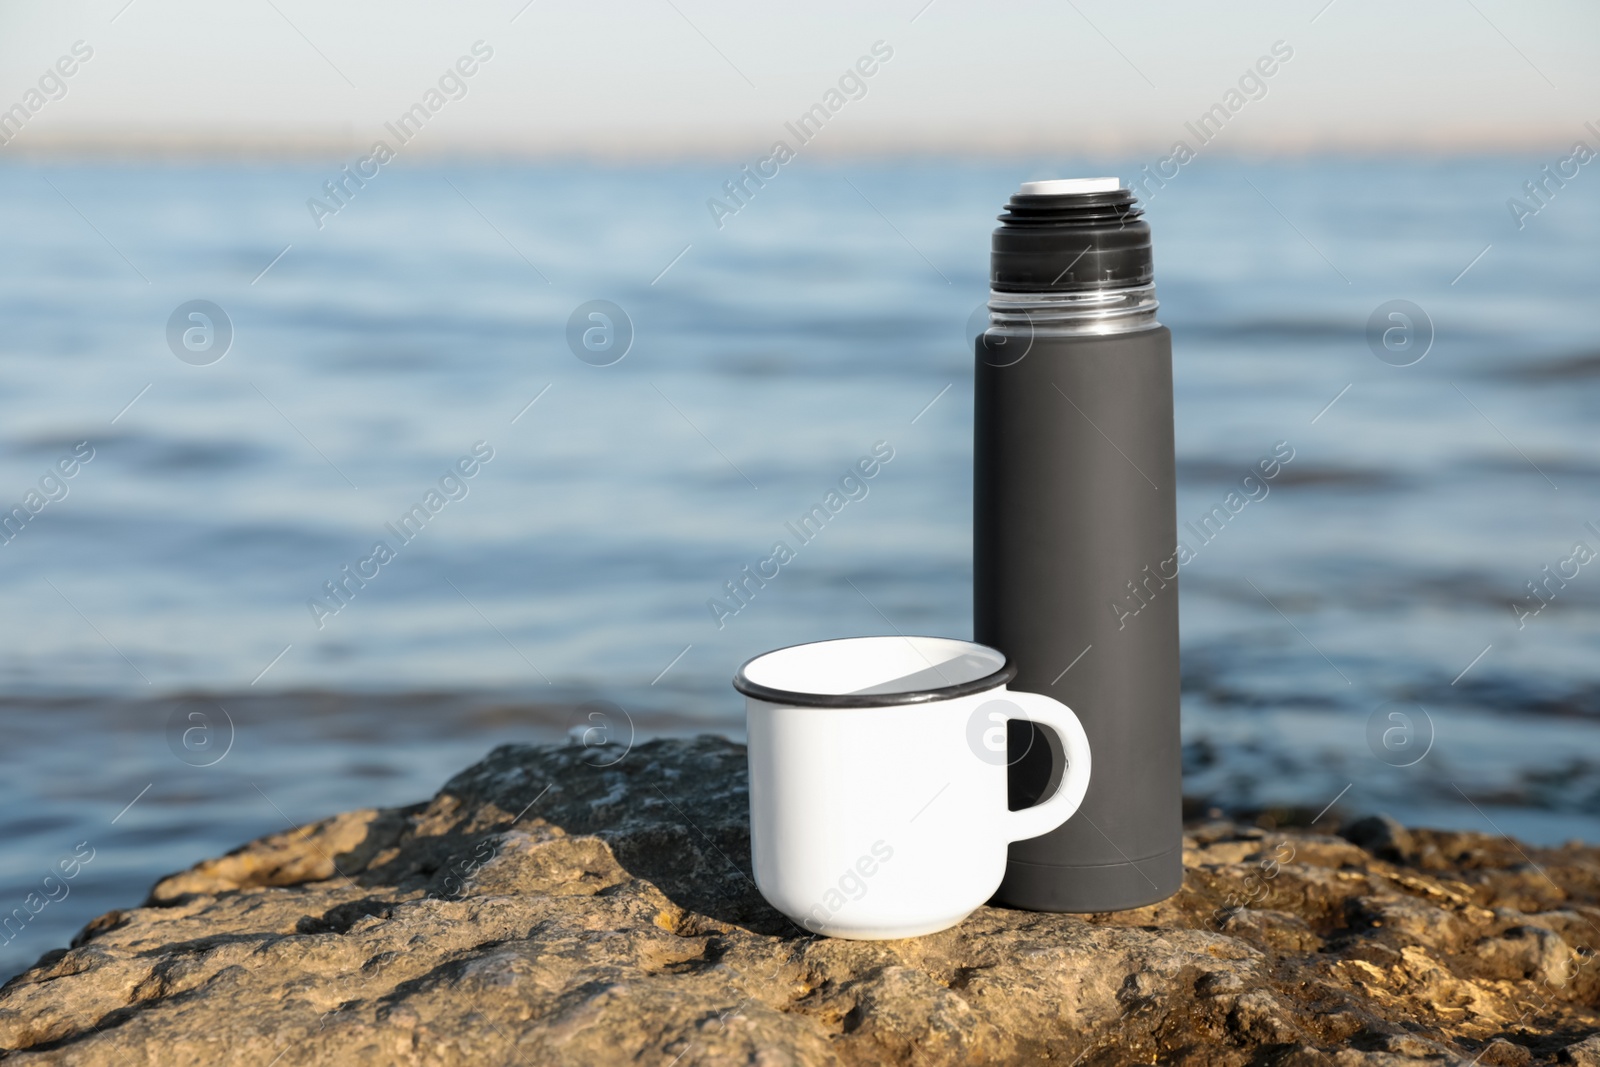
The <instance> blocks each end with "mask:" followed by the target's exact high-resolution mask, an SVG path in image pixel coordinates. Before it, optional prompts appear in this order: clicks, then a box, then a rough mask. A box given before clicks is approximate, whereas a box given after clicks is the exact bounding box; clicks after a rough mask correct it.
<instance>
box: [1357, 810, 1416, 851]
mask: <svg viewBox="0 0 1600 1067" xmlns="http://www.w3.org/2000/svg"><path fill="white" fill-rule="evenodd" d="M1340 836H1342V837H1343V838H1344V839H1345V840H1346V841H1349V842H1350V843H1351V844H1352V845H1355V846H1356V847H1358V848H1361V849H1364V850H1366V851H1367V852H1370V853H1372V854H1373V855H1374V856H1378V857H1380V858H1382V859H1386V860H1389V861H1390V862H1391V863H1404V862H1405V861H1406V858H1407V857H1408V856H1410V855H1412V854H1413V852H1414V851H1415V848H1416V846H1415V844H1414V843H1413V842H1412V840H1411V831H1409V830H1407V829H1406V828H1405V827H1404V826H1401V825H1400V824H1399V823H1398V822H1396V821H1395V820H1394V819H1391V818H1390V817H1389V816H1387V815H1368V816H1367V817H1366V818H1364V819H1357V820H1356V821H1355V822H1353V823H1351V824H1350V825H1349V826H1347V827H1345V828H1344V829H1343V830H1341V831H1340Z"/></svg>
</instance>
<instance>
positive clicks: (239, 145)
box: [0, 129, 1560, 165]
mask: <svg viewBox="0 0 1600 1067" xmlns="http://www.w3.org/2000/svg"><path fill="white" fill-rule="evenodd" d="M1553 136H1554V137H1555V140H1556V141H1559V139H1560V138H1559V137H1558V136H1555V135H1553V134H1550V133H1549V132H1544V133H1542V134H1541V131H1537V130H1530V131H1529V132H1528V133H1526V134H1524V135H1523V136H1522V137H1521V138H1519V139H1517V140H1515V141H1513V140H1492V141H1491V140H1485V141H1481V142H1474V143H1464V142H1440V143H1435V144H1429V143H1419V142H1416V141H1405V142H1401V141H1394V142H1370V143H1338V142H1324V143H1318V144H1310V143H1300V144H1296V143H1287V142H1280V143H1277V144H1263V143H1254V142H1248V141H1247V142H1239V143H1235V144H1232V145H1218V146H1216V147H1215V148H1213V149H1210V150H1209V153H1210V154H1212V155H1214V156H1215V157H1217V158H1230V159H1241V160H1262V161H1293V160H1308V159H1351V160H1394V159H1408V160H1423V161H1430V160H1453V159H1485V158H1503V157H1521V156H1525V155H1527V154H1529V153H1532V154H1535V155H1540V156H1541V158H1542V156H1543V155H1545V154H1548V153H1549V151H1550V150H1551V145H1552V143H1554V142H1553V141H1552V137H1553ZM761 137H762V135H760V134H757V133H754V132H752V133H751V134H750V135H749V136H747V137H744V136H735V137H731V138H730V137H727V136H721V137H718V138H717V139H716V140H715V142H712V141H703V142H699V141H695V140H693V139H686V138H674V139H672V140H671V141H640V140H636V139H626V138H614V139H607V140H606V141H604V142H592V143H577V142H563V143H552V144H533V143H518V142H515V141H506V140H498V141H489V140H467V139H458V140H454V141H440V140H434V141H433V142H432V143H431V144H429V145H418V146H416V147H415V148H413V149H410V150H409V152H408V154H409V155H410V157H411V158H414V159H425V160H428V161H449V160H461V161H470V162H474V163H548V164H598V165H649V164H665V165H677V164H707V165H722V164H727V163H729V162H735V163H737V162H739V161H741V160H743V159H745V158H746V157H747V156H748V155H749V152H750V150H751V148H752V146H757V147H759V146H762V145H764V144H765V142H764V141H763V140H762V139H761ZM372 140H373V135H372V134H370V133H368V134H357V133H356V132H355V131H354V130H352V129H345V130H341V131H334V130H268V131H261V132H257V133H253V134H251V135H248V136H240V135H238V134H236V133H232V132H229V131H212V130H192V131H151V130H144V131H131V132H123V131H111V130H95V129H86V130H81V131H76V132H67V131H60V130H56V131H45V130H40V131H34V130H29V131H27V132H26V134H25V135H23V136H18V137H15V138H13V139H12V140H11V142H10V143H9V144H7V145H5V146H4V147H0V161H4V160H6V159H8V158H9V159H20V160H29V161H57V160H59V161H73V162H117V163H125V162H196V163H262V162H276V161H284V162H298V161H317V162H325V161H329V160H347V159H348V158H349V157H351V156H353V155H359V154H361V153H363V152H365V151H366V150H367V149H368V148H369V147H370V145H371V142H372ZM1170 147H1171V146H1170V145H1168V144H1165V143H1156V142H1153V141H1145V140H1140V141H1137V142H1134V141H1128V142H1123V143H1109V142H1093V141H1081V142H1077V143H1068V142H1063V143H1058V144H1057V143H1043V142H1034V143H1019V142H1015V141H996V142H995V143H992V144H982V143H975V144H972V145H964V146H956V145H944V144H927V143H916V142H904V143H898V144H894V143H887V142H885V141H882V140H875V141H872V142H867V143H862V142H855V141H845V142H842V143H841V142H837V141H836V142H834V143H832V144H827V145H823V144H819V145H818V146H817V147H816V148H815V149H814V150H813V156H814V158H817V159H824V160H827V161H829V162H844V161H864V162H889V161H905V162H946V163H952V164H963V165H970V164H973V163H977V164H980V165H981V164H984V163H1005V162H1018V161H1037V160H1046V159H1048V160H1059V159H1061V158H1063V157H1067V158H1072V159H1078V160H1086V161H1087V160H1101V161H1106V160H1111V161H1119V160H1126V161H1130V162H1133V161H1137V160H1143V159H1147V158H1155V157H1159V156H1161V155H1162V154H1163V153H1165V152H1167V151H1168V150H1169V149H1170Z"/></svg>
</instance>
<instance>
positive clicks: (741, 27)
mask: <svg viewBox="0 0 1600 1067" xmlns="http://www.w3.org/2000/svg"><path fill="white" fill-rule="evenodd" d="M78 42H82V44H81V45H80V46H79V47H80V50H82V49H88V50H91V51H92V55H91V56H90V57H89V58H87V59H85V60H83V61H82V62H81V63H77V64H76V65H75V69H74V73H73V74H72V75H71V76H70V77H62V78H60V81H59V88H58V83H57V81H56V79H55V77H53V76H52V75H50V74H49V73H48V72H49V71H51V70H52V69H53V65H54V64H56V63H57V61H58V60H59V59H60V58H61V57H63V56H66V57H68V58H69V60H70V59H71V58H72V55H71V53H72V48H73V46H74V45H75V44H77V43H78ZM480 42H481V43H480ZM475 44H477V46H478V48H479V52H480V56H474V55H473V47H474V45H475ZM1596 44H1600V4H1594V3H1590V2H1584V0H1550V2H1542V3H1522V4H1513V3H1512V2H1511V0H1416V2H1410V3H1406V4H1403V5H1402V4H1395V3H1392V2H1380V0H1332V2H1331V3H1330V2H1329V0H1292V2H1284V0H1278V2H1275V3H1266V2H1259V0H1256V2H1241V3H1231V4H1227V5H1223V4H1197V3H1181V2H1177V0H1151V2H1147V3H1139V4H1128V3H1111V2H1108V0H1053V2H1049V3H1045V2H1024V0H1014V2H998V3H994V2H991V3H977V2H974V0H931V2H929V0H862V2H853V3H843V2H836V3H822V4H806V5H766V6H760V7H757V6H754V5H749V4H741V3H735V2H732V0H610V2H578V0H532V2H531V3H530V2H529V0H460V2H452V3H448V4H447V3H444V2H442V0H435V2H433V3H426V2H423V0H341V2H339V3H328V2H327V0H320V2H314V0H227V2H217V0H131V2H130V0H0V109H14V108H15V107H16V106H17V105H22V106H23V107H24V108H25V109H27V111H28V112H29V114H28V115H27V121H26V122H25V123H24V124H22V128H21V129H20V130H17V129H15V128H14V127H15V126H16V125H17V120H16V118H15V116H16V112H15V111H14V110H13V111H12V112H11V114H12V115H13V116H14V118H13V123H12V126H11V127H7V126H5V125H3V123H0V135H4V136H5V137H6V138H7V141H6V143H5V144H4V146H3V147H0V152H10V153H16V154H24V153H30V152H31V153H46V152H52V151H62V150H68V149H71V150H83V149H85V148H88V149H93V150H105V149H106V148H107V147H111V148H115V149H117V150H119V151H122V150H132V151H145V150H154V149H158V148H159V149H161V150H163V151H180V152H196V151H197V152H201V153H205V152H223V153H226V152H231V151H235V150H239V149H247V150H252V151H282V150H302V149H306V148H312V149H318V148H333V149H336V150H341V151H342V150H346V149H355V148H366V147H367V146H368V145H369V144H370V143H371V141H372V140H373V139H375V138H380V137H383V136H384V134H385V127H384V124H385V123H386V122H393V121H394V120H395V119H396V118H397V117H398V116H399V115H401V114H402V113H404V112H405V111H406V110H407V109H408V108H409V107H411V106H412V105H413V104H417V103H422V104H424V105H425V106H426V105H427V104H428V99H427V97H428V92H429V90H437V95H435V96H434V97H432V99H433V100H435V101H439V102H440V106H438V107H437V108H434V109H432V110H431V114H430V118H429V121H428V123H427V128H426V131H425V133H423V134H421V135H419V136H418V137H417V138H416V142H417V145H416V150H418V151H422V152H440V153H455V152H462V151H472V152H486V153H504V154H515V155H527V156H533V157H540V156H565V155H577V156H599V157H617V158H663V157H668V158H670V157H691V158H692V157H718V158H730V159H749V160H756V159H760V158H762V157H764V156H765V155H766V154H767V153H768V151H769V150H770V147H771V145H772V143H773V142H774V141H775V140H779V139H784V140H792V139H793V134H792V133H791V134H788V135H786V133H785V125H784V124H785V123H786V122H789V123H792V122H794V121H795V120H796V119H797V118H798V117H799V116H800V115H802V114H804V113H805V112H807V110H808V109H810V108H811V107H812V106H813V105H817V104H822V105H823V106H824V107H828V108H829V111H830V116H829V120H828V122H827V124H826V128H825V132H824V133H822V134H821V135H819V136H818V137H817V147H816V149H815V150H816V151H818V152H819V153H838V154H841V155H859V154H893V153H901V152H918V153H931V154H955V155H961V154H968V153H984V154H1027V153H1030V152H1060V151H1063V150H1076V151H1084V152H1095V153H1115V152H1123V151H1130V150H1132V151H1139V152H1146V151H1153V150H1160V149H1165V148H1168V147H1170V146H1171V145H1172V144H1173V143H1175V142H1176V141H1178V140H1184V141H1186V142H1188V143H1190V144H1191V147H1194V142H1195V141H1196V140H1197V138H1196V136H1195V133H1194V132H1193V131H1191V130H1189V128H1188V127H1187V126H1186V125H1185V123H1191V124H1192V123H1194V122H1195V121H1196V120H1197V119H1198V118H1199V116H1201V115H1203V114H1205V113H1207V112H1208V111H1210V110H1211V109H1213V108H1214V107H1215V106H1217V105H1221V106H1222V107H1223V108H1224V109H1225V110H1226V113H1227V115H1228V119H1227V121H1226V123H1225V124H1221V125H1224V128H1223V130H1222V132H1221V133H1218V134H1216V136H1215V140H1217V141H1219V142H1220V145H1219V147H1220V148H1221V149H1222V150H1224V151H1231V152H1239V153H1245V154H1267V153H1270V154H1296V153H1304V152H1317V151H1337V150H1358V151H1364V152H1407V153H1417V152H1422V153H1434V152H1441V151H1442V152H1476V151H1495V150H1506V149H1516V150H1526V149H1529V148H1545V147H1548V149H1549V150H1550V151H1552V152H1554V151H1557V150H1559V149H1562V148H1564V147H1568V146H1570V145H1571V144H1572V142H1573V141H1574V140H1576V139H1578V138H1580V137H1583V136H1587V137H1588V138H1589V139H1590V140H1591V141H1594V140H1596V136H1595V135H1594V134H1587V135H1586V133H1585V128H1584V124H1585V123H1586V122H1594V123H1596V125H1597V126H1600V91H1597V90H1600V64H1596V63H1595V62H1594V61H1593V55H1592V52H1593V49H1594V47H1595V45H1596ZM874 48H876V49H877V54H876V55H875V54H874ZM1274 49H1276V52H1275V51H1274ZM458 62H461V63H462V64H463V67H470V68H472V69H473V73H472V74H471V75H470V77H465V76H463V77H460V80H459V82H458V81H457V80H456V77H457V76H455V75H452V74H451V71H452V68H453V67H454V66H455V65H456V64H457V63H458ZM858 64H859V68H858ZM66 65H67V66H68V67H74V64H73V63H71V62H69V63H67V64H66ZM868 69H870V70H871V72H872V73H871V74H870V75H863V74H862V73H860V72H861V71H865V70H868ZM1267 70H1270V72H1271V73H1270V74H1265V73H1261V72H1262V71H1267ZM41 78H42V79H44V80H45V82H46V84H45V85H44V86H43V88H42V89H41V87H40V84H39V83H40V80H41ZM441 78H444V79H445V88H444V89H439V83H440V79H441ZM1241 81H1242V82H1243V85H1241ZM841 82H842V83H843V84H842V85H841ZM458 85H459V88H458ZM830 91H832V95H830ZM35 103H37V104H42V106H38V107H34V106H32V104H35ZM830 104H833V105H836V106H830ZM1213 114H1215V112H1213ZM1219 124H1220V123H1219ZM1202 132H1205V133H1208V134H1210V133H1214V132H1215V131H1214V130H1212V129H1208V130H1206V131H1202ZM391 136H392V135H391Z"/></svg>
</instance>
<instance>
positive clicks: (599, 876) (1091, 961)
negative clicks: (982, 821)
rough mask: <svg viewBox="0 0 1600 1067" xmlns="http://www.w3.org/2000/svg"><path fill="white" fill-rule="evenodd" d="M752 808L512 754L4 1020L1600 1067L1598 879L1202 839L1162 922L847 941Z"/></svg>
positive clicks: (55, 975)
mask: <svg viewBox="0 0 1600 1067" xmlns="http://www.w3.org/2000/svg"><path fill="white" fill-rule="evenodd" d="M595 764H609V765H606V766H599V765H595ZM747 804H748V795H747V791H746V783H745V760H744V750H743V748H741V747H740V746H738V745H735V744H732V743H730V742H727V741H723V740H720V739H716V738H709V737H707V738H699V739H696V740H693V741H653V742H650V743H648V744H644V745H640V746H639V747H638V748H636V749H635V750H634V751H632V752H628V753H626V754H624V753H623V752H622V750H620V749H593V748H589V749H585V748H581V747H569V748H534V747H527V746H506V747H502V748H499V749H496V750H495V751H494V752H493V753H491V754H490V755H489V757H488V758H487V759H485V760H484V761H483V762H481V763H479V764H477V765H475V766H473V767H471V768H469V769H467V770H466V771H464V772H462V773H461V774H460V775H457V776H456V777H455V778H454V779H452V780H451V781H450V782H449V783H447V784H446V785H445V787H444V788H443V789H442V790H441V791H440V792H439V794H438V795H437V796H435V797H434V798H433V799H432V800H431V801H430V802H428V803H425V804H417V805H414V806H411V807H407V808H399V809H389V810H381V811H379V810H367V811H357V812H348V813H345V814H343V815H337V816H334V817H332V818H330V819H326V820H323V821H321V822H318V823H315V824H313V825H310V826H306V827H302V828H300V829H297V830H294V831H291V832H288V833H283V834H277V835H274V836H272V837H268V838H264V839H262V840H260V841H256V842H253V843H251V844H249V845H246V846H244V847H242V848H240V849H238V850H237V851H235V852H233V853H231V854H230V855H228V856H223V857H220V858H218V859H213V860H207V861H205V862H203V863H201V864H199V865H197V866H196V867H194V868H192V869H191V870H188V871H184V872H182V873H180V874H175V875H173V876H171V877H169V878H165V879H163V880H162V881H161V882H159V883H158V884H157V885H156V886H155V888H154V889H153V890H152V891H151V893H150V896H149V898H148V899H147V900H146V901H145V903H144V905H143V906H141V907H137V908H129V909H126V910H123V911H117V912H112V913H110V914H108V915H105V916H102V917H101V918H100V919H97V920H96V921H95V922H93V923H91V924H90V925H89V926H88V927H86V928H85V929H84V931H83V933H81V934H80V935H79V937H78V938H77V939H76V941H75V942H74V944H73V946H72V947H71V948H68V949H60V950H56V951H53V952H50V953H47V954H46V955H45V956H44V957H43V958H42V959H40V961H39V962H38V964H37V965H35V966H34V967H33V968H32V969H31V970H29V971H28V972H26V973H25V974H22V975H20V976H18V977H17V978H16V979H14V980H13V981H11V982H10V983H8V984H7V986H6V987H5V988H4V990H0V1050H4V1051H0V1058H5V1059H6V1060H7V1063H8V1064H9V1063H10V1062H15V1063H17V1064H30V1065H31V1064H63V1065H65V1064H83V1065H98V1064H161V1065H163V1067H167V1065H170V1067H182V1065H187V1064H212V1063H222V1062H228V1063H232V1062H239V1063H258V1064H269V1063H274V1064H277V1065H280V1067H294V1065H298V1064H313V1063H339V1064H355V1065H361V1064H407V1065H413V1064H414V1065H423V1064H427V1065H454V1064H481V1063H488V1064H501V1063H505V1064H516V1063H523V1064H530V1065H531V1064H539V1065H545V1064H551V1065H573V1067H577V1065H585V1064H611V1063H635V1062H637V1063H649V1064H661V1065H667V1064H674V1063H676V1064H680V1065H682V1067H689V1065H692V1064H755V1065H772V1067H777V1065H797V1067H798V1065H812V1064H877V1063H916V1064H1033V1063H1051V1062H1053V1063H1060V1064H1063V1065H1065V1064H1080V1065H1083V1067H1089V1065H1097V1064H1120V1063H1152V1062H1162V1063H1177V1064H1193V1065H1201V1064H1204V1065H1208V1067H1209V1065H1239V1067H1243V1065H1245V1064H1283V1065H1304V1067H1313V1065H1315V1067H1322V1065H1334V1064H1337V1065H1341V1067H1351V1065H1375V1064H1417V1063H1441V1064H1444V1063H1468V1062H1473V1061H1474V1059H1476V1061H1477V1062H1478V1063H1481V1064H1515V1065H1523V1064H1550V1063H1575V1064H1585V1063H1600V1052H1597V1051H1596V1050H1597V1049H1600V1037H1595V1036H1592V1035H1595V1034H1596V1033H1597V1032H1600V1011H1597V1010H1596V1008H1595V1005H1596V1003H1597V996H1600V968H1597V967H1596V966H1595V960H1596V955H1595V950H1596V947H1597V946H1600V926H1597V922H1600V910H1597V905H1600V853H1597V851H1596V850H1594V849H1590V848H1586V847H1584V846H1580V845H1575V844H1574V845H1569V846H1566V847H1564V848H1561V849H1533V848H1529V847H1528V846H1525V845H1519V844H1518V843H1516V842H1513V841H1508V840H1505V839H1502V838H1496V837H1490V836H1486V835H1481V834H1461V833H1441V832H1435V831H1428V830H1416V829H1411V830H1407V829H1405V828H1403V827H1399V826H1398V824H1393V821H1392V820H1388V821H1383V820H1376V821H1373V820H1369V821H1367V822H1366V823H1364V824H1362V823H1358V824H1356V826H1363V825H1364V826H1365V829H1362V830H1359V831H1357V830H1355V829H1354V828H1351V829H1349V830H1347V831H1346V833H1345V835H1344V836H1343V837H1331V836H1327V835H1323V834H1316V833H1312V832H1310V831H1306V830H1295V829H1284V830H1275V831H1270V832H1268V831H1263V830H1261V829H1259V828H1257V827H1246V826H1242V825H1236V824H1233V823H1230V822H1228V821H1226V820H1219V819H1215V818H1213V819H1209V820H1207V821H1206V822H1205V823H1204V824H1199V825H1197V826H1195V827H1194V828H1193V830H1192V832H1191V833H1190V835H1189V837H1188V839H1187V840H1186V842H1185V859H1186V863H1187V865H1188V870H1187V876H1186V881H1185V885H1184V888H1183V890H1182V891H1181V892H1180V893H1179V894H1178V895H1177V896H1176V897H1174V898H1172V899H1171V900H1168V901H1165V902H1163V903H1161V904H1157V905H1154V906H1152V907H1148V908H1141V909H1139V910H1137V911H1130V912H1119V913H1115V914H1107V915H1092V916H1078V915H1046V914H1038V913H1031V912H1021V911H1009V910H1004V909H998V908H982V909H980V910H979V911H978V912H977V913H976V914H975V915H973V916H972V917H971V918H970V919H969V920H967V921H966V922H965V923H963V924H961V925H960V926H959V927H957V928H955V929H953V930H949V931H945V932H944V933H940V934H935V935H932V936H929V937H923V938H915V939H908V940H903V941H891V942H856V941H836V940H828V939H824V938H818V937H815V936H813V935H810V934H808V933H807V932H805V931H803V930H800V929H798V928H796V927H795V926H794V925H793V924H791V923H790V922H789V921H788V920H786V919H785V918H783V916H781V915H779V914H777V913H776V912H774V911H773V910H772V909H771V908H769V907H768V906H767V905H766V904H765V902H764V901H762V899H761V897H760V895H759V894H758V893H757V892H756V891H755V887H754V885H753V884H752V883H751V881H750V875H749V860H748V857H749V824H748V817H747ZM1391 824H1392V825H1391ZM1369 847H1370V848H1375V849H1378V850H1380V851H1381V852H1382V855H1381V856H1380V855H1376V854H1374V853H1372V852H1369V851H1366V849H1367V848H1369Z"/></svg>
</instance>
